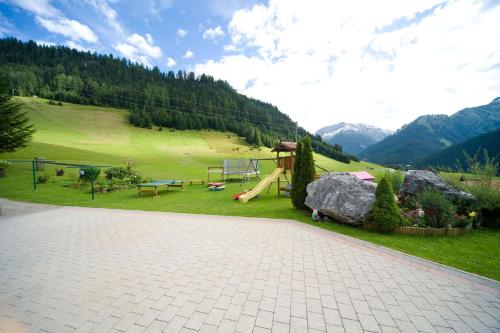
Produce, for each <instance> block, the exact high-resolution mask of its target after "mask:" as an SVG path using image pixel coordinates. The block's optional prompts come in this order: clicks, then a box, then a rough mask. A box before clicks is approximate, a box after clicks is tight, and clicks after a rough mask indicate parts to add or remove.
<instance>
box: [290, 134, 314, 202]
mask: <svg viewBox="0 0 500 333" xmlns="http://www.w3.org/2000/svg"><path fill="white" fill-rule="evenodd" d="M295 153H296V157H295V164H294V174H293V177H292V191H291V195H292V203H293V205H294V206H295V207H296V208H299V209H305V208H307V207H306V205H305V201H306V196H307V185H308V184H309V183H311V182H313V181H314V176H315V169H314V159H313V154H312V148H311V138H310V137H309V136H306V137H305V138H304V140H303V141H302V142H300V143H297V149H296V152H295Z"/></svg>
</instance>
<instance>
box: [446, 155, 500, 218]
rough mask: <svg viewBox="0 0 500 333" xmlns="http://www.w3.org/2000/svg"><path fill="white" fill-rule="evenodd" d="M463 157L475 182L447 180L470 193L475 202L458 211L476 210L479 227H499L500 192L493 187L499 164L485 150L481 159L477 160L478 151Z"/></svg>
mask: <svg viewBox="0 0 500 333" xmlns="http://www.w3.org/2000/svg"><path fill="white" fill-rule="evenodd" d="M464 155H465V158H466V161H467V170H466V171H467V172H469V173H470V174H473V175H474V178H475V179H476V181H474V182H468V183H467V184H463V183H459V182H457V181H454V180H453V179H450V178H451V177H448V178H447V180H448V181H450V182H451V183H452V184H453V185H454V186H456V187H458V188H460V189H462V190H464V191H466V192H469V193H471V194H472V195H473V196H474V198H475V199H476V202H473V203H467V204H468V206H465V207H464V208H463V209H459V210H462V211H466V210H476V209H477V210H478V211H480V212H481V214H480V216H479V222H480V224H481V225H483V226H486V227H500V190H499V189H496V188H495V187H494V186H493V180H494V178H495V175H497V174H498V169H499V163H498V161H497V160H496V159H495V158H490V157H489V155H488V152H487V151H486V150H483V158H479V151H477V152H476V154H475V155H473V156H471V155H468V154H467V153H465V152H464ZM480 160H482V162H481V161H480ZM462 172H463V170H462ZM464 178H465V177H464ZM471 206H472V207H471ZM459 207H460V206H459Z"/></svg>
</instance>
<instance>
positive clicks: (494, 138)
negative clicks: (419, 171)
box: [417, 128, 500, 170]
mask: <svg viewBox="0 0 500 333" xmlns="http://www.w3.org/2000/svg"><path fill="white" fill-rule="evenodd" d="M484 150H486V151H487V152H488V156H489V157H490V158H493V159H495V160H496V161H497V162H498V159H499V158H500V128H499V129H496V130H494V131H493V132H489V133H486V134H482V135H479V136H475V137H473V138H472V139H469V140H467V141H465V142H462V143H459V144H456V145H453V146H450V147H448V148H446V149H443V150H441V151H439V152H437V153H435V154H432V155H431V156H429V157H427V158H425V159H423V160H422V161H420V162H419V163H418V164H417V165H418V166H419V167H422V168H423V167H428V166H433V167H445V168H450V169H452V170H457V169H458V168H464V167H466V166H467V161H466V157H465V154H464V152H465V153H467V155H469V156H474V155H476V154H477V158H478V161H479V162H481V163H482V162H484V153H483V151H484Z"/></svg>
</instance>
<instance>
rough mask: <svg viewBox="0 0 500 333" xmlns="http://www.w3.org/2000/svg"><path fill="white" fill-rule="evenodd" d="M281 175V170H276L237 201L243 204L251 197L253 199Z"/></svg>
mask: <svg viewBox="0 0 500 333" xmlns="http://www.w3.org/2000/svg"><path fill="white" fill-rule="evenodd" d="M282 173H283V169H282V168H276V169H275V170H274V171H273V173H272V174H270V175H269V176H267V177H266V178H264V179H262V180H261V181H260V182H259V183H258V184H257V185H255V187H254V188H253V189H252V190H251V191H249V192H247V193H245V194H242V195H240V196H239V198H238V200H240V202H241V203H245V202H247V201H248V200H250V199H252V198H253V197H255V196H256V195H257V194H259V193H260V192H262V190H263V189H264V188H265V187H266V186H268V185H269V184H271V183H272V182H274V181H275V180H276V179H278V178H279V176H280V175H281V174H282Z"/></svg>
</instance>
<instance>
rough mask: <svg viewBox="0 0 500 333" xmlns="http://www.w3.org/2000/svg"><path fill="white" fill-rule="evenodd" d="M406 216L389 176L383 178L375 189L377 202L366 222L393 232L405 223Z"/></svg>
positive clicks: (377, 228) (384, 230)
mask: <svg viewBox="0 0 500 333" xmlns="http://www.w3.org/2000/svg"><path fill="white" fill-rule="evenodd" d="M404 222H405V219H404V217H403V216H402V215H401V212H400V210H399V208H398V206H397V204H396V200H395V198H394V192H393V191H392V187H391V185H390V184H389V181H388V180H387V178H385V177H384V178H382V180H381V181H380V182H379V183H378V186H377V190H376V191H375V202H374V203H373V206H372V209H371V210H370V212H369V213H368V214H367V215H366V217H365V223H367V224H369V225H371V226H373V227H374V228H375V229H376V230H378V231H380V232H392V231H393V230H394V228H395V227H397V226H399V225H403V224H404Z"/></svg>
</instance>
